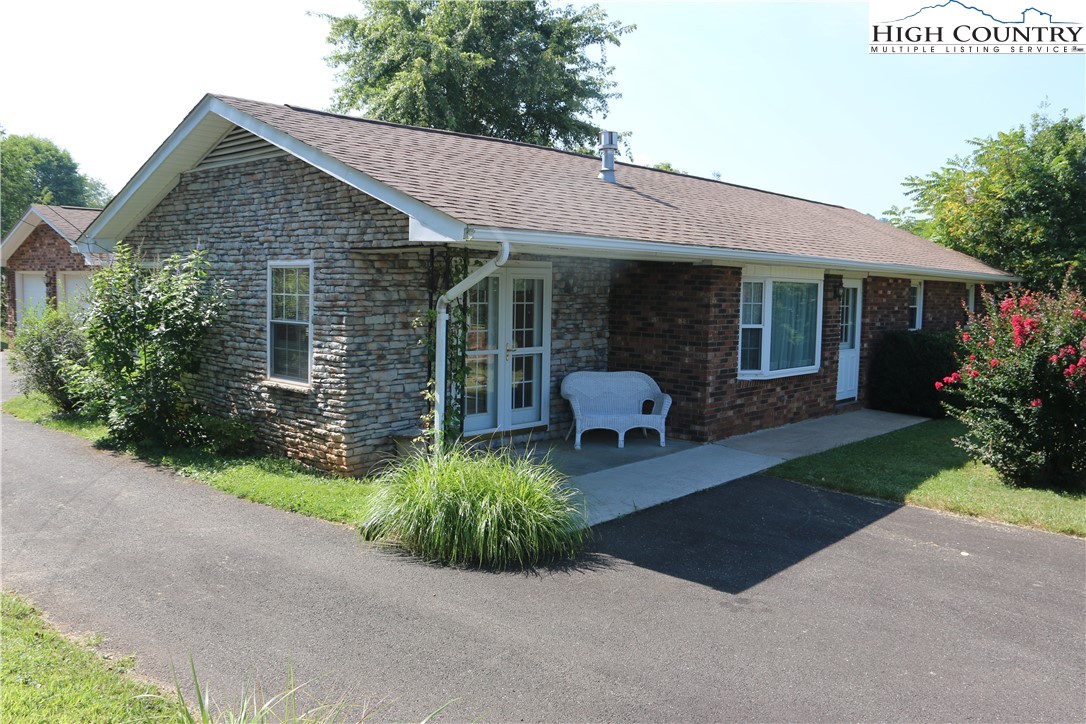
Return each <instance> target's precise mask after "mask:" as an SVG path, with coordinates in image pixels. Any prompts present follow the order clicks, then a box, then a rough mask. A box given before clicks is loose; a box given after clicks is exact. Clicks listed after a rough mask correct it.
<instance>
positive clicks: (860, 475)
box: [767, 418, 1086, 537]
mask: <svg viewBox="0 0 1086 724" xmlns="http://www.w3.org/2000/svg"><path fill="white" fill-rule="evenodd" d="M964 430H965V428H964V427H963V426H962V425H961V423H959V422H958V421H957V420H952V419H947V418H944V419H942V420H931V421H929V422H925V423H922V424H920V425H913V426H912V427H908V428H906V429H904V430H898V431H897V432H892V433H889V434H887V435H879V436H878V437H873V438H871V439H869V440H864V441H862V442H857V443H853V444H851V445H844V446H842V447H838V448H834V449H833V450H827V451H826V452H823V453H819V454H817V455H808V456H806V457H802V458H796V459H795V460H789V461H788V462H786V463H782V464H781V465H778V466H777V467H775V468H771V469H770V470H768V471H767V472H768V473H769V474H770V475H779V476H780V477H782V478H787V479H789V480H796V481H799V482H801V483H806V484H808V485H815V486H818V487H820V488H829V489H831V490H840V491H843V492H846V493H853V494H855V495H863V496H866V497H869V498H882V499H884V500H892V501H894V502H897V503H908V504H910V505H919V506H923V507H925V508H932V509H934V510H945V511H948V512H950V513H957V514H958V515H972V516H976V517H979V518H985V519H988V520H999V521H1003V522H1004V523H1011V524H1013V525H1026V526H1030V527H1032V528H1040V529H1041V530H1047V531H1051V532H1053V533H1066V534H1070V535H1077V536H1080V537H1086V495H1082V494H1077V495H1075V494H1069V493H1060V492H1056V491H1052V490H1036V489H1033V488H1016V487H1013V486H1010V485H1006V484H1005V483H1004V482H1003V481H1002V480H1000V478H999V474H998V473H996V471H995V470H993V469H992V468H991V467H989V466H988V465H984V464H982V463H976V462H972V461H970V460H969V456H968V455H967V454H966V453H965V451H964V450H961V449H960V448H958V447H957V446H955V444H954V438H955V436H958V435H961V434H962V433H963V432H964Z"/></svg>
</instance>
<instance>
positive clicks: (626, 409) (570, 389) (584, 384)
mask: <svg viewBox="0 0 1086 724" xmlns="http://www.w3.org/2000/svg"><path fill="white" fill-rule="evenodd" d="M562 397H564V398H566V399H567V400H569V404H570V405H571V406H572V407H573V425H574V427H573V428H570V432H572V431H573V429H574V428H576V430H577V438H576V441H575V442H574V445H573V447H574V449H576V450H580V449H581V434H582V433H584V431H585V430H598V429H603V430H614V431H615V432H617V433H618V446H619V447H620V448H621V447H623V445H624V443H625V439H626V432H627V431H629V430H635V429H637V428H644V429H646V430H656V431H657V432H659V433H660V447H664V420H665V418H667V411H668V410H669V409H670V408H671V395H667V394H664V393H663V392H661V391H660V386H659V385H657V384H656V382H654V381H653V379H652V378H651V377H649V376H648V375H646V374H644V373H642V372H573V373H571V374H569V375H567V376H566V378H565V379H564V380H562ZM646 402H651V403H652V411H651V412H649V413H645V412H643V410H644V407H645V403H646ZM566 439H567V440H568V439H569V433H568V432H567V433H566Z"/></svg>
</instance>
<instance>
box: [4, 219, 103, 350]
mask: <svg viewBox="0 0 1086 724" xmlns="http://www.w3.org/2000/svg"><path fill="white" fill-rule="evenodd" d="M99 213H101V209H87V208H83V207H81V206H47V205H45V204H34V205H33V206H31V207H30V208H29V209H27V212H26V213H25V214H23V216H22V218H20V219H19V221H18V222H16V224H15V226H14V227H13V228H12V229H11V231H9V232H8V235H7V236H5V237H4V240H3V242H0V266H3V268H4V292H5V294H6V296H7V299H6V302H7V305H6V306H7V318H6V319H5V320H4V328H5V329H6V330H7V332H8V334H11V333H13V332H14V330H15V325H16V323H17V321H18V320H19V319H20V318H22V315H23V313H24V312H25V311H26V309H27V308H29V307H31V306H35V305H39V304H47V303H55V302H56V300H57V299H66V300H71V301H73V302H76V301H77V300H78V298H79V297H80V296H81V295H82V292H83V290H84V289H85V287H86V284H87V280H88V279H89V277H90V274H91V272H93V271H94V269H95V268H96V267H98V266H100V265H101V263H102V255H97V256H96V255H92V254H83V253H82V252H80V251H79V248H78V247H77V246H76V240H77V239H78V238H79V236H80V234H82V233H83V231H84V230H85V229H86V228H87V227H88V226H90V223H91V222H92V221H94V220H95V219H96V218H98V214H99Z"/></svg>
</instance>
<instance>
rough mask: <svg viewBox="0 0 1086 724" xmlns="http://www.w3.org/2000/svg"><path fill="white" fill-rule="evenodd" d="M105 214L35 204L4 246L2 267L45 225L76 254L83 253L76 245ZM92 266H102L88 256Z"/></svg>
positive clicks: (0, 252)
mask: <svg viewBox="0 0 1086 724" xmlns="http://www.w3.org/2000/svg"><path fill="white" fill-rule="evenodd" d="M100 213H102V210H101V209H89V208H86V207H84V206H49V205H46V204H32V205H31V206H30V208H29V209H27V210H26V213H25V214H23V215H22V217H20V219H19V221H18V222H16V224H15V226H14V227H13V228H12V230H11V231H10V232H8V235H7V236H5V237H4V240H3V241H2V242H0V263H3V264H6V263H7V260H8V259H10V258H11V255H12V254H14V253H15V252H16V251H17V250H18V249H19V247H21V246H22V245H23V242H25V241H26V240H27V239H28V238H29V237H30V235H31V234H32V233H34V230H35V229H37V228H38V227H39V226H41V225H42V224H45V225H47V226H49V227H50V228H51V229H53V231H55V232H57V234H59V235H60V237H61V238H62V239H64V240H65V241H67V242H68V243H69V244H70V245H71V247H72V251H73V252H79V251H80V249H79V248H78V247H77V246H76V241H77V240H78V239H79V237H80V235H81V234H82V233H83V232H84V231H85V230H86V229H87V227H88V226H90V225H91V223H92V222H93V221H94V220H95V219H97V218H98V215H99V214H100ZM84 257H85V258H86V261H87V263H88V264H98V263H100V261H98V260H94V259H91V258H89V257H87V255H86V254H84Z"/></svg>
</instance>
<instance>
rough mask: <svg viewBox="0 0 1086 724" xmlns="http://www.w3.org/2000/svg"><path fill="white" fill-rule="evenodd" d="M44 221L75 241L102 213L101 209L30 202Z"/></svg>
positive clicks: (69, 240) (72, 241)
mask: <svg viewBox="0 0 1086 724" xmlns="http://www.w3.org/2000/svg"><path fill="white" fill-rule="evenodd" d="M30 208H32V209H33V210H34V211H35V212H36V213H37V214H38V215H39V216H41V217H42V218H43V219H45V221H46V223H48V224H49V225H50V226H52V227H53V228H54V229H56V230H57V233H59V234H60V235H61V236H63V237H64V238H65V239H67V240H68V242H70V243H73V244H74V243H75V240H76V239H78V238H79V236H80V234H82V233H83V231H84V230H86V228H87V227H88V226H90V225H91V222H92V221H94V220H95V219H97V218H98V215H99V214H100V213H102V210H101V209H88V208H85V207H83V206H48V205H46V204H32V205H31V207H30Z"/></svg>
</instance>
